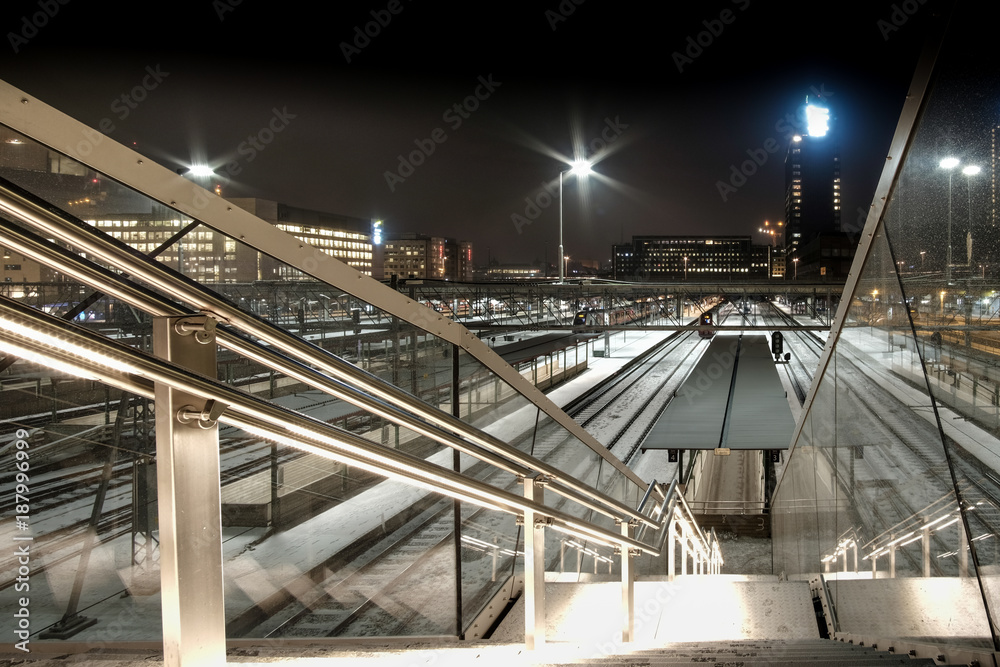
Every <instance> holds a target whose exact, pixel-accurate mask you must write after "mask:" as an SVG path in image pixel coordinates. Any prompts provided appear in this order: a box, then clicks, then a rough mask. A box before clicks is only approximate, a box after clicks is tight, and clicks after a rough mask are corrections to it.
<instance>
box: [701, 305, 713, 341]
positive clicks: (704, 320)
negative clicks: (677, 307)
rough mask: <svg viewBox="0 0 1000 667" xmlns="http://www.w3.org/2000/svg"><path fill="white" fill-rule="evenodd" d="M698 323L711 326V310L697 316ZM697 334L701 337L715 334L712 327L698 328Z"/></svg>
mask: <svg viewBox="0 0 1000 667" xmlns="http://www.w3.org/2000/svg"><path fill="white" fill-rule="evenodd" d="M698 324H699V325H701V326H712V325H713V322H712V311H708V312H705V313H702V314H701V317H700V318H698ZM698 335H699V336H701V337H702V338H712V337H713V336H715V330H714V329H699V330H698Z"/></svg>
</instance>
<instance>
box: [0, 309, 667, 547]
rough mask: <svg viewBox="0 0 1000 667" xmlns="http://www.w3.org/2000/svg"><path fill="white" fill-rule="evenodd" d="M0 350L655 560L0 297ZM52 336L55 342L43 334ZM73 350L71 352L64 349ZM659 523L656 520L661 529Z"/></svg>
mask: <svg viewBox="0 0 1000 667" xmlns="http://www.w3.org/2000/svg"><path fill="white" fill-rule="evenodd" d="M0 327H3V330H4V332H5V333H4V337H3V339H0V346H3V347H5V348H6V349H8V350H9V351H11V352H12V353H14V354H17V355H19V356H24V357H25V358H28V359H30V360H33V361H36V362H38V363H42V364H45V365H48V366H50V367H53V368H58V369H61V370H64V371H66V372H70V373H73V374H75V375H78V376H83V377H88V378H93V379H97V380H99V381H102V382H105V383H107V384H110V385H112V386H115V387H118V388H120V389H125V390H127V391H130V392H133V393H135V394H137V395H139V396H143V397H146V398H153V396H154V390H153V384H154V383H163V384H165V385H169V386H170V387H172V388H175V389H178V390H181V391H183V392H185V393H188V394H191V395H192V396H197V397H200V398H202V399H204V400H205V401H206V403H207V402H208V401H216V402H217V403H221V404H223V405H225V406H226V408H225V410H224V412H223V413H222V415H221V416H220V417H219V421H220V422H222V423H226V424H229V425H232V426H236V427H237V428H242V429H244V430H246V431H248V432H250V433H254V434H256V435H258V436H260V437H262V438H264V439H268V440H272V441H275V442H280V443H282V444H286V445H289V446H293V447H296V448H298V449H301V450H305V451H309V452H312V453H316V454H320V455H323V456H327V457H329V458H333V459H336V460H340V461H343V462H345V463H347V464H349V465H351V466H355V467H358V468H360V469H364V470H367V471H370V472H373V473H375V474H378V475H381V476H386V477H391V478H396V479H402V480H403V481H406V482H408V483H411V484H416V485H418V486H420V487H422V488H426V489H429V490H431V491H434V492H437V493H441V494H444V495H448V496H450V497H455V498H458V499H460V500H464V501H467V502H472V503H474V504H477V505H480V506H483V507H488V508H490V509H494V510H499V511H502V512H506V513H510V514H515V515H523V514H524V513H525V512H533V513H534V514H536V515H537V516H540V517H544V518H545V520H546V521H547V523H548V525H549V526H551V527H553V528H556V529H558V530H561V531H563V532H567V533H570V534H573V535H578V536H580V537H582V538H585V539H593V540H595V541H597V542H600V543H603V544H607V545H612V546H621V547H622V549H636V550H641V551H643V552H646V553H648V554H650V555H653V556H658V555H660V551H659V550H657V549H656V548H655V546H654V545H650V544H647V543H644V542H641V541H639V540H636V539H633V538H630V537H627V536H624V535H622V534H620V533H616V532H612V531H609V530H607V529H605V528H603V527H601V526H598V525H596V524H594V523H592V522H588V521H584V520H581V519H578V518H577V517H574V516H572V515H571V514H568V513H565V512H562V511H560V510H557V509H554V508H552V507H549V506H547V505H544V504H542V503H538V502H534V501H530V500H527V499H525V498H524V497H522V496H521V495H517V494H513V493H510V492H509V491H504V490H502V489H498V488H496V487H493V486H491V485H489V484H487V483H485V482H482V481H480V480H478V479H474V478H470V477H468V476H466V475H463V474H462V473H460V472H454V471H451V470H448V469H446V468H442V467H440V466H437V465H435V464H433V463H428V462H427V461H425V460H423V459H421V458H418V457H415V456H412V455H410V454H406V453H404V452H401V451H398V450H395V449H391V448H385V447H380V446H378V445H375V444H374V443H372V442H370V441H368V440H366V439H364V438H362V437H360V436H357V435H354V434H353V433H350V432H347V431H344V430H342V429H339V428H337V427H335V426H332V425H330V424H327V423H326V422H323V421H321V420H318V419H315V418H313V417H309V416H307V415H303V414H300V413H297V412H295V411H293V410H290V409H288V408H283V407H281V406H277V405H274V404H272V403H269V402H267V401H264V400H262V399H259V398H256V397H254V396H251V395H249V394H246V393H244V392H241V391H239V390H237V389H234V388H232V387H230V386H228V385H225V384H223V383H220V382H218V381H217V380H215V379H214V378H208V377H205V376H202V375H198V374H197V373H194V372H191V371H188V370H185V369H183V368H180V367H178V366H176V365H174V364H171V363H169V362H166V361H164V360H162V359H159V358H157V357H154V356H151V355H148V354H146V353H144V352H142V351H139V350H136V349H134V348H131V347H128V346H126V345H124V344H121V343H117V342H115V341H111V340H108V339H106V338H104V337H103V336H100V335H98V334H94V333H92V332H90V331H87V330H86V329H84V328H82V327H80V326H78V325H76V324H73V323H70V322H66V321H64V320H61V319H59V318H55V317H53V316H51V315H48V314H46V313H42V312H39V311H37V310H35V309H33V308H30V307H28V306H23V305H21V304H19V303H17V302H16V301H14V300H13V299H9V298H8V297H2V296H0ZM49 331H55V332H57V333H58V340H59V342H58V343H57V344H53V342H51V341H52V340H53V337H52V336H43V334H44V333H45V332H49ZM74 349H76V350H79V351H77V352H75V353H74V352H73V351H72V350H74ZM667 525H668V522H667V520H664V521H662V522H659V525H658V528H660V529H662V530H665V529H666V527H667Z"/></svg>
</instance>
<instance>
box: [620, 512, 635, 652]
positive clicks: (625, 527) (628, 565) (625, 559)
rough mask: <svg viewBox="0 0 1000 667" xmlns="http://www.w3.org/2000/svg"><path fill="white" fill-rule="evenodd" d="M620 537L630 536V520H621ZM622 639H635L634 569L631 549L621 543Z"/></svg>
mask: <svg viewBox="0 0 1000 667" xmlns="http://www.w3.org/2000/svg"><path fill="white" fill-rule="evenodd" d="M621 529H622V537H627V538H629V539H631V538H632V532H633V526H632V523H631V522H630V521H622V522H621ZM622 619H623V625H622V641H623V642H631V641H634V640H635V570H634V569H633V568H632V550H631V549H630V548H629V547H628V546H627V545H622Z"/></svg>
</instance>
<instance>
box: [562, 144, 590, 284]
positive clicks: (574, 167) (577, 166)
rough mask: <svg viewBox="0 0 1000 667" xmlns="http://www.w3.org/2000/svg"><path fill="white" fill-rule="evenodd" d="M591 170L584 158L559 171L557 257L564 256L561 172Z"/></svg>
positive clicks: (581, 173)
mask: <svg viewBox="0 0 1000 667" xmlns="http://www.w3.org/2000/svg"><path fill="white" fill-rule="evenodd" d="M590 171H591V169H590V163H589V162H587V161H586V160H576V161H575V162H573V163H572V164H571V165H570V168H569V169H566V170H564V171H560V172H559V257H560V258H562V257H563V256H564V253H563V196H562V193H563V174H576V175H577V176H586V175H587V174H589V173H590ZM563 263H564V262H563V260H560V262H559V282H560V283H561V282H562V281H563V279H564V278H565V277H566V276H565V273H564V271H563V268H564V267H563Z"/></svg>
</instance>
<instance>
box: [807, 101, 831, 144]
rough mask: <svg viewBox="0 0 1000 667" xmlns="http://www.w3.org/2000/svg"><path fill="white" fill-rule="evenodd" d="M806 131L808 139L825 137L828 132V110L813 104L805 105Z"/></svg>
mask: <svg viewBox="0 0 1000 667" xmlns="http://www.w3.org/2000/svg"><path fill="white" fill-rule="evenodd" d="M806 129H807V131H808V133H809V136H810V137H822V136H825V135H826V133H827V132H829V131H830V110H829V109H827V108H826V107H820V106H816V105H815V104H807V105H806Z"/></svg>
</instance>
